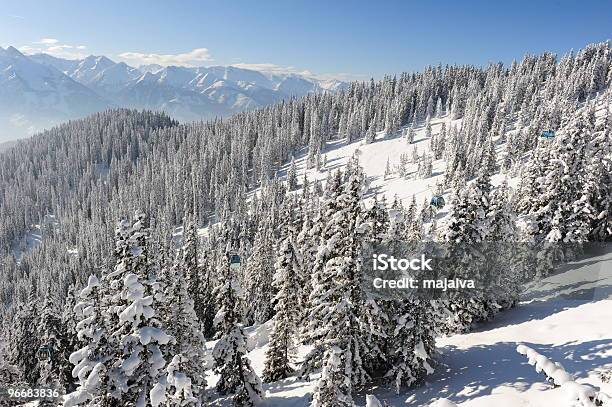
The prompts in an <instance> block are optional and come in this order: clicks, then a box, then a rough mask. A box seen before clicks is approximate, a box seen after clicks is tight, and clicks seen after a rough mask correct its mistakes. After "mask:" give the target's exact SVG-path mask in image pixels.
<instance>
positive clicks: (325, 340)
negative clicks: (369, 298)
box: [305, 159, 369, 405]
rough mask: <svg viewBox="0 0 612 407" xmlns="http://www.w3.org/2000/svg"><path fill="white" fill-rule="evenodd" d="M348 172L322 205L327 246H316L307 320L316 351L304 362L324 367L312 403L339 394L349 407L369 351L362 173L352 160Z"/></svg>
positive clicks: (365, 377) (364, 378)
mask: <svg viewBox="0 0 612 407" xmlns="http://www.w3.org/2000/svg"><path fill="white" fill-rule="evenodd" d="M349 170H350V172H348V171H349ZM347 172H348V173H347V181H346V182H345V184H344V185H343V186H342V189H341V193H340V195H339V196H338V198H337V199H335V200H334V201H327V202H326V204H325V206H324V217H325V218H326V219H328V220H329V221H328V223H327V225H326V226H325V228H324V230H323V232H322V237H323V241H324V242H326V244H325V245H323V246H321V247H320V249H319V252H318V253H317V259H316V261H315V266H314V274H313V290H312V293H311V295H310V314H309V323H310V329H312V330H313V334H312V335H311V338H312V339H314V340H315V350H314V351H313V352H312V353H311V355H309V356H308V357H307V359H306V361H305V364H306V367H308V365H310V366H312V365H313V364H314V365H316V364H317V363H320V364H321V365H322V366H324V373H323V375H322V376H321V379H320V380H319V382H318V383H317V389H316V391H315V395H314V401H313V404H314V405H322V404H325V403H327V402H328V401H326V400H328V398H329V397H330V396H329V395H334V394H337V393H338V392H340V393H341V394H342V395H343V396H342V397H343V399H342V400H344V401H342V400H341V401H340V402H341V403H345V404H339V405H348V404H346V403H349V402H352V401H350V394H351V391H352V388H353V386H360V385H363V384H365V383H366V381H367V380H368V379H369V375H368V373H367V372H366V364H367V363H366V358H367V356H368V352H369V349H368V347H367V344H366V342H365V341H364V333H363V331H362V324H361V318H362V315H363V313H362V306H363V293H362V292H361V286H360V279H361V275H360V274H361V258H360V256H361V245H362V239H363V237H361V236H360V235H359V232H358V230H359V228H360V225H361V219H362V214H361V206H360V196H361V191H362V183H363V175H362V173H361V171H360V168H359V166H358V163H357V161H356V159H353V163H351V165H350V166H348V167H347ZM326 371H327V372H328V374H325V372H326ZM345 396H346V397H345ZM317 403H318V404H317ZM332 405H334V404H332Z"/></svg>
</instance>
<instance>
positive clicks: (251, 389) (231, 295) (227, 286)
mask: <svg viewBox="0 0 612 407" xmlns="http://www.w3.org/2000/svg"><path fill="white" fill-rule="evenodd" d="M217 272H218V275H219V278H220V280H219V285H218V286H217V287H216V288H215V294H216V298H217V303H218V305H219V311H218V312H217V315H216V316H215V325H216V326H217V331H218V333H219V335H220V338H219V340H218V341H217V343H216V344H215V347H214V349H213V359H214V370H215V373H217V374H218V375H219V380H218V382H217V386H216V389H217V391H218V392H219V393H220V394H222V395H226V394H232V393H233V394H234V396H233V401H234V405H235V406H240V407H242V406H254V405H256V404H257V403H259V402H260V401H261V398H262V390H261V380H260V379H259V377H258V376H257V375H256V374H255V372H254V371H253V368H252V367H251V363H250V362H249V359H248V357H247V355H246V354H247V348H246V336H245V334H244V332H243V330H242V325H241V324H240V319H239V318H240V317H239V313H238V309H237V308H238V304H239V302H240V301H239V298H238V297H239V294H238V293H239V287H238V286H237V282H236V279H235V278H234V277H233V276H232V271H231V270H230V267H229V259H228V257H227V255H225V256H224V255H221V256H219V263H218V268H217Z"/></svg>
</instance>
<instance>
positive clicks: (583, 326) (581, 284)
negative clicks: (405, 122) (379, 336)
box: [207, 248, 612, 407]
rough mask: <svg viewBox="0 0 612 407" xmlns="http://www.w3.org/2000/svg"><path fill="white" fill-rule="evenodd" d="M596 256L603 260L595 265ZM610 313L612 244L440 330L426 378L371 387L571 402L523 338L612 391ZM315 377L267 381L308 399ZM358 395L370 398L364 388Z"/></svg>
mask: <svg viewBox="0 0 612 407" xmlns="http://www.w3.org/2000/svg"><path fill="white" fill-rule="evenodd" d="M594 261H597V262H598V263H597V267H596V268H595V269H594V267H593V265H592V263H593V262H594ZM568 282H569V283H570V284H568ZM572 282H574V283H572ZM559 288H563V290H560V289H559ZM585 292H586V293H587V294H586V295H585ZM593 299H594V300H593ZM609 321H612V250H611V249H610V248H608V250H607V251H606V252H604V253H601V254H600V255H599V256H597V257H592V258H590V259H589V261H577V262H574V263H570V264H567V265H565V266H563V267H562V268H561V270H560V271H559V273H558V274H556V275H553V276H551V277H548V278H547V279H545V280H544V281H542V282H541V283H540V284H538V286H537V287H534V288H532V289H531V290H530V291H528V292H527V293H525V295H524V299H523V301H522V302H521V303H520V304H519V306H518V307H517V308H514V309H511V310H509V311H506V312H504V313H502V314H500V315H499V316H498V317H497V319H496V320H495V321H493V322H490V323H487V324H483V325H482V326H480V327H479V329H476V330H475V331H474V332H472V333H469V334H462V335H454V336H451V337H447V338H440V339H439V340H438V341H437V346H438V350H439V352H440V355H439V357H438V361H439V365H438V366H437V368H436V372H435V373H434V374H433V375H431V376H429V377H428V379H427V381H426V383H425V384H424V385H423V386H420V387H417V388H415V389H413V390H410V391H407V392H406V393H404V394H401V395H396V394H395V392H394V389H392V388H390V387H389V388H387V387H385V386H377V387H375V388H371V389H367V391H366V392H365V393H367V394H375V395H376V396H377V398H378V399H379V400H380V401H381V402H386V403H388V405H391V406H404V405H405V406H428V405H430V404H431V403H434V402H435V401H436V400H437V399H439V398H447V399H448V400H450V401H452V402H454V403H456V404H457V405H459V406H461V407H491V406H496V407H519V406H525V407H527V406H529V407H549V406H554V407H564V406H571V404H569V403H568V401H567V397H566V394H565V393H564V392H563V391H562V389H561V388H556V389H553V388H552V385H550V384H549V383H546V381H545V378H544V376H543V375H542V374H540V373H536V371H535V370H534V368H533V367H532V366H529V365H528V364H527V360H526V359H525V357H524V356H522V355H520V354H518V353H517V352H516V347H517V346H518V345H520V344H526V345H528V346H530V347H531V348H533V349H535V350H537V351H538V352H540V353H542V354H544V355H546V356H547V357H549V358H550V359H551V360H553V361H555V362H560V363H561V364H562V365H563V367H564V368H565V369H566V370H567V371H568V372H569V373H570V374H573V375H574V376H575V377H576V379H577V380H576V381H577V382H578V383H588V384H590V385H592V386H595V387H596V388H600V390H601V391H603V392H605V393H607V394H608V395H609V394H612V382H609V381H608V382H604V381H602V377H601V374H602V373H604V372H606V371H607V372H610V371H612V324H610V323H609ZM270 329H271V324H270V323H269V322H268V323H266V324H264V325H262V326H259V327H250V328H247V329H246V332H247V334H248V336H249V348H250V349H252V350H251V352H250V353H249V359H250V360H251V363H252V366H253V368H254V369H255V371H256V372H257V373H258V374H260V375H261V373H262V371H263V366H264V361H265V352H266V349H267V341H268V337H269V333H270ZM213 346H214V341H213V342H209V343H208V344H207V348H209V349H212V347H213ZM307 350H308V349H306V348H301V349H300V351H299V356H300V357H303V356H304V355H305V354H306V352H307ZM313 379H316V377H313ZM216 380H217V377H216V376H215V375H214V374H213V373H212V372H209V378H208V382H209V385H210V386H214V384H215V383H216ZM314 385H315V380H312V381H301V380H298V379H296V378H288V379H286V380H283V381H280V382H275V383H270V384H264V390H265V393H266V400H267V403H268V405H270V406H307V405H308V404H309V401H310V395H311V394H312V391H313V389H314ZM211 397H213V398H214V399H215V400H216V402H217V403H218V405H229V402H228V401H227V400H225V399H223V398H222V399H217V398H216V397H217V396H216V395H215V394H214V392H212V391H211ZM355 399H356V401H357V403H359V404H361V405H364V404H365V394H360V395H358V396H357V397H356V398H355Z"/></svg>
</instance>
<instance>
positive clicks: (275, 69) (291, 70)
mask: <svg viewBox="0 0 612 407" xmlns="http://www.w3.org/2000/svg"><path fill="white" fill-rule="evenodd" d="M231 66H234V67H236V68H242V69H251V70H254V71H260V72H266V73H270V74H280V75H291V74H293V75H300V76H306V77H310V78H314V79H319V80H340V81H355V80H365V79H368V76H367V75H362V74H351V73H325V74H317V73H313V72H311V71H309V70H307V69H299V68H296V67H293V66H282V65H276V64H269V63H263V64H248V63H237V64H232V65H231Z"/></svg>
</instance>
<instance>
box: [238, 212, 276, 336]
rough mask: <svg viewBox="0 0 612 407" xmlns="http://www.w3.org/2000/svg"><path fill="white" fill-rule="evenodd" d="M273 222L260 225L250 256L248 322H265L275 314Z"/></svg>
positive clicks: (247, 267)
mask: <svg viewBox="0 0 612 407" xmlns="http://www.w3.org/2000/svg"><path fill="white" fill-rule="evenodd" d="M270 224H271V222H269V221H264V222H263V223H262V224H260V226H259V230H258V231H257V233H256V234H255V239H254V242H253V250H252V252H251V256H250V257H249V258H248V261H247V265H246V271H245V285H246V295H247V302H246V304H248V305H247V318H246V319H247V322H248V323H257V324H263V323H264V322H266V321H268V320H269V319H270V318H271V317H272V315H274V307H273V305H272V298H274V291H273V290H271V289H270V287H271V285H272V276H273V275H274V252H273V241H272V230H271V226H270Z"/></svg>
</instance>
